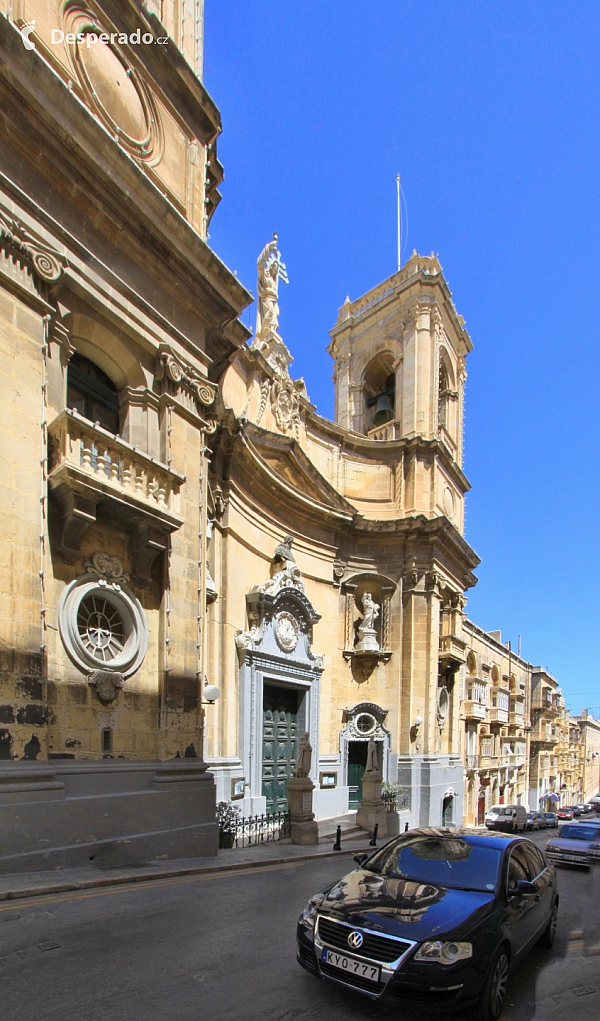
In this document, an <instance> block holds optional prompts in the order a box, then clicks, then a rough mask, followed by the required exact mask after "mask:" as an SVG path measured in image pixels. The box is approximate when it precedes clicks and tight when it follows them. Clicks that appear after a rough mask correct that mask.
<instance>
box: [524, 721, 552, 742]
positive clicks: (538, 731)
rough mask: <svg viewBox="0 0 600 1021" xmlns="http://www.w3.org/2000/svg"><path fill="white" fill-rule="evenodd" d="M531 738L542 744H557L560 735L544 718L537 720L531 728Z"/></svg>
mask: <svg viewBox="0 0 600 1021" xmlns="http://www.w3.org/2000/svg"><path fill="white" fill-rule="evenodd" d="M531 740H532V741H539V742H540V743H542V744H548V745H555V744H557V743H558V736H557V735H556V734H555V733H554V731H553V730H552V728H551V727H548V726H547V724H545V723H544V722H543V721H542V720H537V721H536V723H535V724H534V725H533V727H532V728H531Z"/></svg>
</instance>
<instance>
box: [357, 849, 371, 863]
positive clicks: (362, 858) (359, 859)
mask: <svg viewBox="0 0 600 1021" xmlns="http://www.w3.org/2000/svg"><path fill="white" fill-rule="evenodd" d="M368 857H369V855H368V854H367V853H366V851H360V852H359V853H358V854H355V855H354V861H355V862H358V864H359V865H364V864H365V862H366V860H367V858H368Z"/></svg>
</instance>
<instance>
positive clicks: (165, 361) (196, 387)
mask: <svg viewBox="0 0 600 1021" xmlns="http://www.w3.org/2000/svg"><path fill="white" fill-rule="evenodd" d="M154 376H155V379H156V380H157V382H161V381H163V380H164V381H168V382H169V383H171V384H172V386H173V387H174V388H175V389H184V390H187V391H188V393H190V394H191V395H192V396H193V397H194V399H195V400H196V402H197V403H198V404H199V405H201V406H203V407H210V405H211V404H213V403H214V400H215V393H216V391H215V388H214V387H213V386H211V384H210V383H209V382H208V381H207V380H205V379H203V378H202V376H200V374H199V373H198V372H196V370H195V369H194V368H192V366H191V365H185V364H184V363H183V362H182V361H181V360H180V359H179V358H176V357H175V355H174V354H173V352H172V351H171V349H170V348H168V347H166V346H162V347H161V349H160V351H159V355H158V358H157V360H156V367H155V369H154Z"/></svg>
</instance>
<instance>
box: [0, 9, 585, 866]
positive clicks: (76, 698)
mask: <svg viewBox="0 0 600 1021" xmlns="http://www.w3.org/2000/svg"><path fill="white" fill-rule="evenodd" d="M187 6H188V7H190V8H191V7H194V11H195V14H194V17H195V23H196V24H200V23H201V19H202V3H201V2H200V0H195V3H194V4H189V5H187ZM25 7H26V12H25V13H24V11H23V5H22V4H18V5H14V7H13V5H8V4H7V3H6V2H3V0H0V49H1V52H2V62H1V67H0V108H1V109H2V111H3V114H2V118H1V119H0V139H1V144H0V152H1V157H0V161H1V170H2V175H1V178H0V317H1V319H0V322H1V326H0V348H1V352H2V353H1V357H0V373H1V374H2V386H1V388H0V413H1V415H2V430H3V437H4V439H5V441H6V442H5V443H4V445H3V449H2V478H3V499H2V504H1V508H0V515H1V529H2V536H3V542H2V546H1V548H2V561H1V563H0V586H1V590H2V606H3V612H2V625H1V626H2V643H1V647H0V657H1V668H0V832H2V834H3V843H2V848H1V849H0V872H5V873H6V872H12V871H19V870H30V869H39V868H54V867H60V866H62V865H83V864H88V862H89V861H91V860H95V861H96V863H115V862H117V863H124V862H127V861H128V860H135V861H139V860H142V861H147V860H151V859H153V858H155V857H157V856H162V857H171V858H181V857H190V856H199V855H206V854H216V853H217V847H218V832H217V824H216V822H215V801H225V802H229V801H232V802H234V803H235V804H236V805H237V806H239V808H240V810H241V811H242V812H243V814H244V815H246V816H247V815H255V814H257V813H258V814H262V813H271V812H275V811H279V810H285V809H286V808H287V784H288V781H289V779H290V777H291V775H292V773H293V771H294V769H295V766H296V758H297V752H298V745H299V740H300V738H301V736H302V735H303V734H305V733H308V734H309V735H310V742H311V744H312V749H313V754H312V763H311V779H312V780H313V782H314V784H315V792H314V810H315V813H316V816H317V818H319V819H323V818H333V817H338V816H342V815H344V814H345V813H348V812H351V811H353V810H354V809H357V808H358V806H359V804H360V801H361V791H362V775H363V772H364V769H365V764H366V756H367V748H368V745H369V742H371V741H373V742H375V746H376V748H377V754H378V756H379V759H378V763H379V768H380V770H381V772H382V775H383V779H384V781H386V782H387V783H391V784H393V785H395V789H396V793H397V797H398V804H399V808H400V814H401V821H402V824H403V825H404V823H409V825H411V826H414V825H439V824H460V823H461V822H463V821H464V822H467V823H476V822H481V821H482V819H483V816H484V814H485V810H486V808H488V807H489V806H490V805H492V804H494V803H497V802H502V801H503V802H505V803H511V802H519V803H521V804H524V805H527V806H528V807H529V808H532V809H539V808H550V807H552V806H554V805H556V804H560V803H573V802H579V801H582V800H586V799H589V798H590V797H591V796H592V795H594V794H596V793H597V790H598V775H599V766H600V758H599V757H598V756H599V753H600V722H597V721H596V720H594V719H592V718H591V716H586V715H585V714H582V715H581V716H579V717H571V716H570V715H569V713H568V711H567V710H566V708H565V702H564V698H563V696H562V694H561V689H560V679H556V678H554V677H552V676H551V675H550V674H549V673H548V672H547V671H546V670H545V669H543V668H542V667H538V666H532V665H530V664H529V663H527V662H525V661H524V660H523V659H522V658H521V657H520V656H519V655H518V652H519V650H518V649H517V650H514V649H511V647H510V645H507V644H506V643H504V642H503V641H502V638H501V634H500V632H485V631H484V630H482V629H481V628H480V627H478V626H477V624H476V623H474V622H472V621H471V620H469V618H468V616H467V597H468V592H469V590H470V589H471V588H472V587H473V586H474V585H475V584H476V581H477V578H476V573H475V572H476V569H477V565H478V563H479V558H478V556H477V554H476V552H475V551H474V550H473V549H472V548H471V546H470V545H469V542H468V538H467V537H466V535H465V527H464V525H465V520H464V505H465V496H466V493H467V491H468V489H469V482H468V480H467V477H466V475H465V472H464V466H463V420H464V415H465V382H466V378H467V362H468V357H469V353H470V351H471V349H472V342H471V338H470V336H469V333H468V332H467V329H466V327H465V321H464V319H463V318H462V316H461V315H460V314H459V312H458V311H457V310H456V308H455V306H454V303H453V300H452V297H451V293H450V290H449V287H448V283H447V281H446V279H445V277H444V273H443V271H442V267H441V265H440V262H439V260H438V259H437V257H435V256H434V255H433V254H432V255H425V256H422V255H419V254H417V253H416V252H414V253H413V254H412V256H411V258H410V259H409V260H408V261H407V262H406V264H405V265H404V266H402V268H401V269H399V270H398V271H397V272H395V273H393V274H392V275H391V276H390V277H389V278H388V279H386V280H384V281H383V282H382V283H381V284H379V285H378V286H376V287H374V288H372V289H371V290H369V291H368V292H367V293H365V294H363V295H362V296H360V297H358V298H357V299H355V300H350V298H349V297H348V298H346V300H345V301H344V302H343V304H342V305H341V307H339V309H338V308H337V306H338V304H339V298H340V296H338V295H333V294H332V295H331V310H332V318H331V322H332V329H331V331H330V339H329V344H328V347H327V351H328V353H329V356H330V359H331V365H332V368H333V376H334V389H335V416H334V420H333V421H329V420H328V419H326V418H324V417H322V416H321V415H319V414H318V412H317V410H316V408H315V406H314V405H313V404H312V403H311V400H310V396H309V394H308V392H307V388H306V386H305V383H304V381H303V380H302V379H297V378H295V376H294V374H293V369H292V362H293V357H292V353H291V352H290V350H289V349H288V347H287V345H286V342H285V316H284V315H280V309H279V299H280V297H281V293H280V292H281V291H282V290H283V285H286V284H287V281H288V272H287V270H286V266H285V264H284V261H283V257H282V250H283V254H285V244H284V241H283V239H282V241H281V242H280V241H279V239H278V237H277V235H276V234H275V235H274V236H273V238H272V239H268V238H264V239H263V238H261V239H260V240H259V243H258V244H257V252H256V255H257V281H256V290H257V299H256V327H255V329H254V331H251V330H249V329H248V328H247V327H246V326H245V325H244V324H243V323H242V320H241V318H240V317H241V315H242V313H243V311H244V309H245V308H247V307H248V306H249V305H250V303H251V302H252V300H253V299H252V295H251V294H250V292H249V291H248V290H247V289H246V287H244V286H243V285H242V283H241V282H240V281H239V280H238V279H237V277H236V275H234V273H233V272H231V271H230V270H229V269H228V268H227V267H226V266H225V265H224V264H223V263H222V262H221V260H220V259H219V258H218V257H217V255H216V254H215V252H214V251H213V250H212V249H211V246H210V243H209V236H208V228H209V224H210V221H211V218H212V216H213V214H214V212H215V210H216V207H217V205H218V203H219V201H220V197H221V196H220V193H219V185H220V182H221V180H222V177H223V168H222V166H221V164H220V162H219V158H218V153H217V147H218V141H217V139H218V136H219V134H220V132H221V117H220V113H219V110H218V108H217V106H216V105H215V103H214V101H213V100H212V98H211V97H210V96H209V95H208V93H207V91H206V89H205V88H204V85H203V83H202V33H201V32H196V33H192V32H190V31H188V27H187V25H186V24H184V22H185V19H183V20H182V19H181V18H179V17H178V15H177V11H178V10H179V5H178V3H176V2H175V0H163V2H162V3H138V2H135V0H127V2H124V3H122V4H119V5H115V4H112V3H108V2H106V3H105V2H102V0H97V2H94V4H93V5H90V8H89V9H88V8H87V7H86V3H85V0H82V3H80V4H77V5H66V6H65V5H63V4H61V3H59V0H52V2H48V0H28V2H27V4H26V5H25ZM92 7H93V9H92ZM21 15H23V16H21ZM32 21H35V27H34V28H33V27H32V26H31V24H30V22H32ZM26 22H27V24H26ZM138 30H139V32H141V33H142V38H145V37H146V35H148V36H149V37H150V40H151V41H152V40H154V39H156V38H160V39H163V40H166V42H165V44H164V45H163V44H161V45H137V44H136V45H134V44H133V43H132V42H131V37H132V35H134V34H135V33H136V32H138ZM102 33H105V34H106V37H107V39H108V41H99V39H98V38H97V36H98V35H99V34H102ZM80 35H81V39H80V38H79V36H80ZM92 36H93V37H94V38H92ZM69 40H72V41H69ZM27 42H28V43H31V44H32V45H29V46H28V45H26V43H27ZM273 226H277V225H273ZM286 258H288V260H289V261H290V262H291V261H292V256H291V254H289V255H286ZM289 280H290V284H289V286H290V287H293V286H294V284H293V270H290V273H289ZM249 283H250V284H252V286H254V284H255V281H249ZM324 346H325V345H324ZM498 623H499V624H501V622H498ZM538 652H539V657H540V658H543V656H544V649H540V650H538Z"/></svg>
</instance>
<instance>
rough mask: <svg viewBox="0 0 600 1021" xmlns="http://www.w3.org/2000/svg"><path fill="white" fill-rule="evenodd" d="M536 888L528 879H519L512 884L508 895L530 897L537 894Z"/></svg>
mask: <svg viewBox="0 0 600 1021" xmlns="http://www.w3.org/2000/svg"><path fill="white" fill-rule="evenodd" d="M537 892H538V888H537V886H536V885H535V883H530V882H529V880H528V879H519V881H518V882H517V885H516V886H512V887H511V888H510V889H509V891H508V896H509V897H532V896H534V895H535V894H537Z"/></svg>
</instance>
